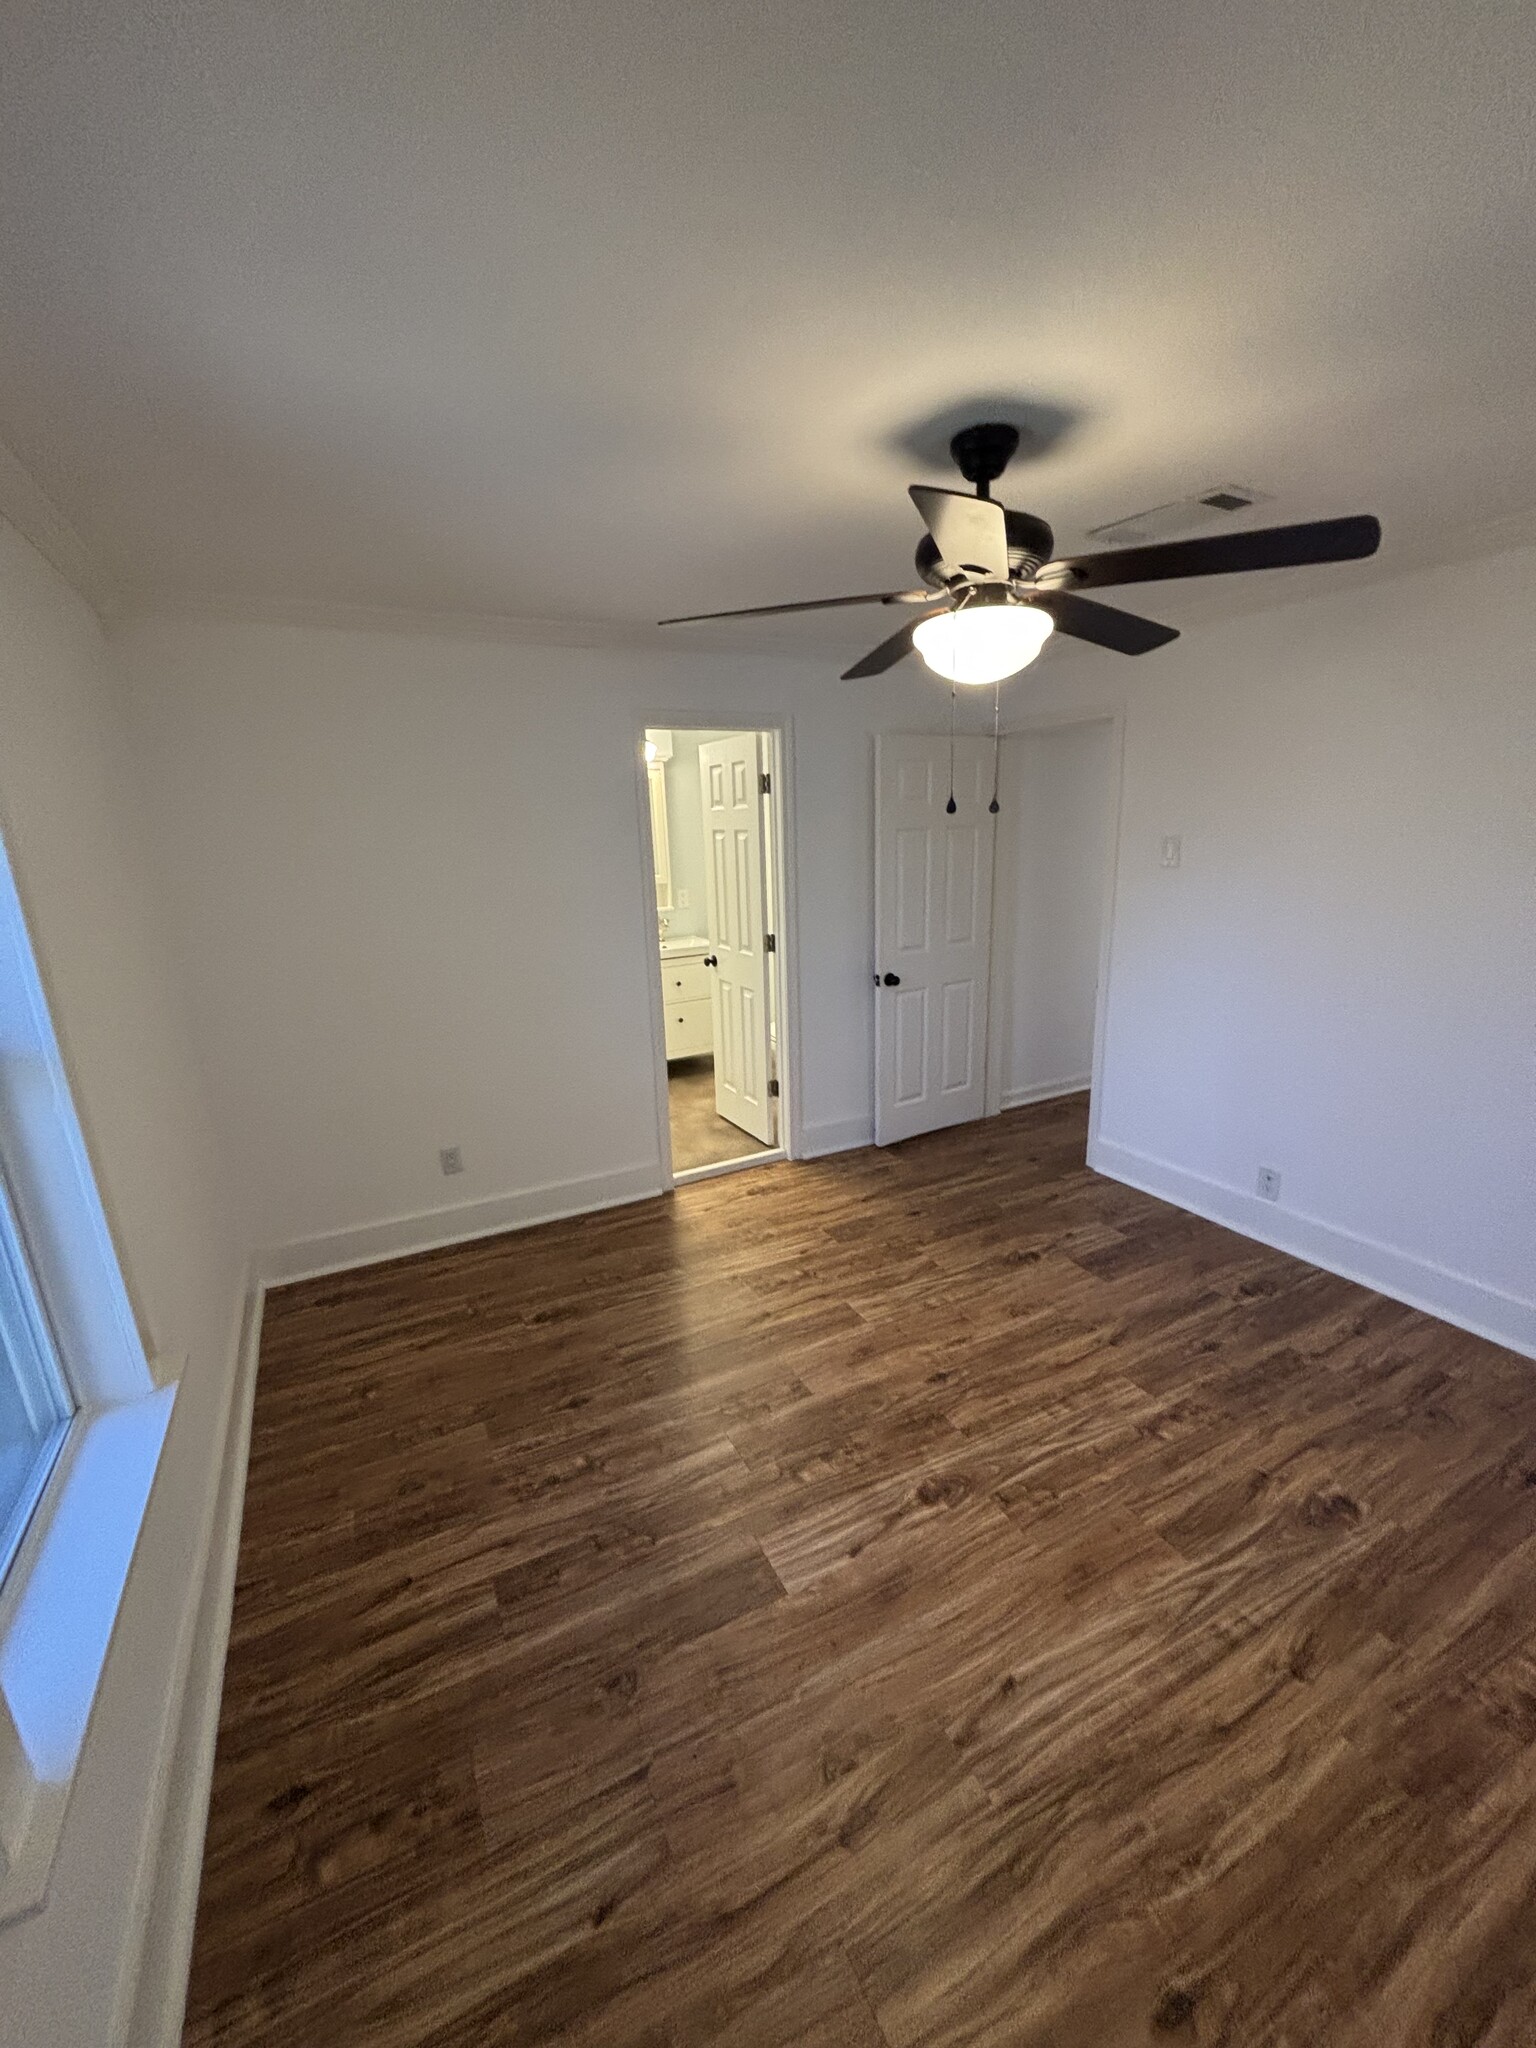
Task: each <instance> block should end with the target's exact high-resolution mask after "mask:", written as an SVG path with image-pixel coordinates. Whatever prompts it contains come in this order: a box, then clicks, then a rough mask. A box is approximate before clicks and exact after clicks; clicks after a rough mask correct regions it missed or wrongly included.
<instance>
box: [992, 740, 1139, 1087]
mask: <svg viewBox="0 0 1536 2048" xmlns="http://www.w3.org/2000/svg"><path fill="white" fill-rule="evenodd" d="M1116 767H1117V760H1116V747H1115V733H1114V727H1113V725H1112V724H1111V723H1110V722H1109V721H1108V720H1107V719H1098V720H1094V721H1093V722H1091V723H1087V724H1080V725H1064V726H1056V727H1052V728H1050V729H1048V730H1045V731H1041V732H1031V733H1013V734H1010V735H1008V736H1007V737H1005V738H1004V741H1003V758H1002V773H1001V778H1000V787H999V791H998V797H999V801H1000V803H1001V805H1002V809H1001V812H1000V814H999V817H998V838H997V883H996V889H995V894H994V914H995V922H994V927H993V929H994V946H995V947H996V949H997V972H996V974H995V976H994V980H993V991H994V999H995V1001H996V1004H997V1010H996V1014H995V1015H994V1017H993V1019H992V1028H993V1031H994V1032H995V1034H996V1036H997V1039H998V1046H999V1056H1000V1059H1001V1066H1002V1104H1003V1107H1004V1108H1005V1109H1006V1108H1009V1107H1011V1106H1012V1105H1014V1104H1016V1103H1022V1102H1037V1101H1039V1100H1040V1099H1041V1098H1042V1097H1044V1096H1048V1095H1059V1094H1062V1093H1064V1092H1065V1091H1067V1090H1069V1089H1072V1088H1084V1087H1086V1086H1087V1085H1088V1077H1089V1074H1090V1071H1091V1069H1092V1066H1093V1025H1094V1007H1095V1003H1096V1001H1097V997H1098V986H1099V959H1100V946H1101V941H1102V937H1103V932H1104V925H1105V920H1106V917H1107V914H1108V882H1109V864H1110V859H1111V856H1112V851H1113V844H1114V824H1115V810H1116V805H1117V802H1118V797H1119V790H1118V785H1117V777H1116V772H1115V771H1116Z"/></svg>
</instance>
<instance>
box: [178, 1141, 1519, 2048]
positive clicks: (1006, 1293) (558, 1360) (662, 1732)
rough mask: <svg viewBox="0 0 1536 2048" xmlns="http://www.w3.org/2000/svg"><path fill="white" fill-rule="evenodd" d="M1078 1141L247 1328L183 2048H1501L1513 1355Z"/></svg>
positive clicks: (563, 1250) (594, 1235)
mask: <svg viewBox="0 0 1536 2048" xmlns="http://www.w3.org/2000/svg"><path fill="white" fill-rule="evenodd" d="M1082 1154H1083V1123H1082V1108H1081V1104H1080V1102H1077V1103H1069V1104H1064V1105H1063V1104H1054V1105H1047V1106H1044V1107H1041V1108H1035V1109H1028V1110H1021V1111H1017V1112H1015V1113H1013V1114H1012V1115H1009V1116H1006V1117H1003V1118H1000V1119H996V1120H993V1121H992V1122H989V1123H986V1124H980V1125H973V1126H971V1127H969V1128H967V1129H964V1130H961V1131H956V1132H948V1133H943V1134H939V1135H937V1136H934V1137H932V1138H927V1139H921V1140H917V1141H915V1142H913V1143H911V1144H908V1145H906V1146H903V1147H900V1148H898V1149H896V1150H893V1151H889V1152H874V1151H868V1152H860V1153H855V1154H850V1155H845V1156H843V1157H841V1158H837V1159H832V1160H826V1161H821V1162H817V1163H814V1164H809V1165H804V1166H770V1167H765V1168H764V1169H763V1170H762V1171H760V1172H757V1173H749V1174H738V1175H733V1176H729V1177H726V1178H724V1179H719V1180H714V1181H710V1182H707V1183H703V1184H700V1185H696V1186H693V1187H689V1188H685V1189H683V1190H681V1191H679V1193H678V1194H677V1195H676V1196H674V1197H673V1198H671V1199H669V1200H662V1201H655V1202H647V1203H642V1204H637V1205H636V1206H634V1207H630V1208H623V1209H615V1210H610V1211H608V1212H607V1213H606V1214H603V1215H600V1216H594V1217H589V1218H584V1219H577V1220H574V1221H570V1222H565V1223H559V1224H554V1225H551V1226H549V1227H547V1228H545V1229H540V1230H534V1231H528V1232H525V1233H522V1234H519V1235H513V1236H508V1237H503V1238H499V1239H493V1240H489V1241H486V1242H482V1243H478V1244H473V1245H469V1246H465V1247H462V1248H460V1249H457V1250H452V1251H446V1252H441V1253H433V1254H430V1255H428V1256H425V1257H421V1258H416V1259H410V1260H402V1261H400V1262H398V1263H396V1264H392V1265H384V1266H374V1267H371V1268H369V1269H367V1270H365V1271H361V1272H358V1273H355V1274H352V1275H349V1276H346V1277H343V1278H340V1279H331V1280H318V1281H313V1282H308V1283H305V1284H302V1285H299V1286H294V1287H289V1288H286V1289H284V1290H282V1291H281V1292H278V1293H275V1294H272V1295H270V1296H269V1297H268V1302H267V1315H266V1325H265V1332H264V1339H263V1348H262V1367H261V1378H260V1385H259V1389H258V1396H257V1404H256V1422H255V1437H254V1443H253V1447H252V1457H251V1467H250V1483H249V1494H248V1500H247V1506H246V1514H245V1526H244V1531H243V1535H242V1541H241V1554H240V1572H239V1588H238V1597H237V1600H236V1606H235V1618H234V1632H233V1637H232V1640H231V1645H230V1655H229V1665H228V1674H227V1679H226V1685H225V1692H224V1705H223V1716H222V1722H221V1728H220V1737H219V1750H218V1762H217V1768H216V1774H215V1782H214V1791H213V1805H212V1817H211V1822H210V1828H209V1836H208V1846H207V1856H206V1862H205V1867H204V1877H203V1893H202V1901H201V1910H200V1915H199V1920H198V1929H197V1939H196V1952H195V1956H194V1963H193V1972H192V1988H191V2003H190V2010H189V2018H188V2024H187V2030H186V2041H187V2043H188V2044H190V2048H212V2044H215V2043H217V2044H219V2048H256V2044H261V2048H269V2044H274V2043H281V2044H285V2048H289V2044H298V2048H303V2044H310V2043H314V2044H316V2048H363V2044H367V2048H427V2044H431V2048H497V2044H504V2048H510V2044H519V2048H521V2044H525V2043H534V2042H553V2041H559V2042H562V2043H568V2044H581V2048H598V2044H602V2048H704V2044H706V2043H721V2044H724V2043H730V2044H732V2048H790V2044H798V2048H917V2044H920V2043H921V2044H932V2048H939V2044H944V2048H959V2044H962V2043H963V2044H982V2043H985V2044H991V2048H1131V2044H1159V2043H1169V2044H1175V2048H1176V2044H1179V2043H1207V2044H1210V2043H1223V2044H1230V2048H1452V2044H1461V2048H1466V2044H1472V2043H1479V2044H1484V2048H1523V2044H1529V2043H1530V2042H1532V2041H1533V2040H1536V1372H1533V1368H1532V1367H1531V1366H1530V1365H1529V1364H1528V1363H1525V1362H1523V1361H1521V1360H1519V1359H1517V1358H1515V1357H1513V1356H1512V1355H1511V1354H1509V1353H1507V1352H1503V1351H1500V1350H1498V1349H1496V1348H1495V1347H1494V1346H1492V1345H1490V1344H1486V1343H1482V1342H1480V1341H1479V1340H1477V1339H1474V1338H1471V1337H1467V1336H1463V1335H1460V1334H1458V1333H1457V1332H1455V1331H1453V1330H1451V1329H1449V1328H1447V1327H1445V1326H1444V1325H1441V1324H1438V1323H1435V1322H1433V1321H1431V1320H1430V1319H1429V1318H1427V1317H1425V1316H1422V1315H1419V1314H1416V1313H1415V1312H1413V1311H1412V1310H1409V1309H1406V1308H1402V1307H1399V1306H1397V1305H1396V1304H1394V1303H1392V1302H1389V1301H1385V1300H1382V1299H1381V1298H1380V1297H1378V1296H1375V1295H1372V1294H1369V1293H1367V1292H1366V1291H1365V1290H1364V1289H1362V1288H1359V1287H1355V1286H1352V1285H1350V1284H1349V1283H1347V1282H1345V1281H1342V1280H1338V1279H1334V1278H1331V1277H1330V1276H1329V1275H1327V1274H1324V1273H1320V1272H1317V1271H1316V1270H1314V1269H1313V1268H1310V1267H1308V1266H1304V1265H1300V1264H1298V1263H1296V1262H1295V1261H1293V1260H1290V1259H1287V1258H1284V1257H1281V1256H1280V1255H1278V1254H1276V1253H1273V1252H1270V1251H1267V1250H1265V1249H1263V1248H1262V1247H1260V1246H1257V1245H1254V1244H1252V1243H1249V1242H1247V1241H1246V1240H1244V1239H1242V1238H1239V1237H1235V1236H1232V1235H1230V1234H1229V1233H1227V1232H1225V1231H1223V1230H1220V1229H1217V1228H1215V1227H1214V1226H1212V1225H1209V1224H1206V1223H1202V1222H1199V1221H1197V1220H1195V1219H1193V1218H1191V1217H1189V1216H1186V1215H1183V1214H1181V1213H1180V1212H1179V1211H1177V1210H1174V1209H1170V1208H1168V1207H1166V1206H1164V1205H1162V1204H1160V1203H1158V1202H1155V1201H1153V1200H1151V1199H1149V1198H1147V1197H1145V1196H1142V1195H1140V1194H1137V1193H1134V1192H1133V1191H1131V1190H1128V1189H1126V1188H1123V1187H1120V1186H1117V1185H1115V1184H1114V1183H1113V1182H1109V1181H1105V1180H1100V1179H1097V1178H1096V1177H1095V1176H1093V1175H1092V1174H1090V1173H1088V1172H1087V1171H1086V1170H1085V1168H1084V1167H1083V1165H1082V1163H1081V1162H1082Z"/></svg>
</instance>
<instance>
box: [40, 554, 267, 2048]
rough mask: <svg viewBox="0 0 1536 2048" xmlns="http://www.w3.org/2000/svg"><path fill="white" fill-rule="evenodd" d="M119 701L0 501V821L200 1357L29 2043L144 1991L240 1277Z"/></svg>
mask: <svg viewBox="0 0 1536 2048" xmlns="http://www.w3.org/2000/svg"><path fill="white" fill-rule="evenodd" d="M120 710H121V704H120V700H119V699H118V698H117V696H116V693H115V692H114V689H113V687H112V678H111V674H110V670H109V665H108V662H107V659H106V655H105V650H104V647H103V643H102V637H101V633H100V630H99V628H98V627H97V624H96V621H95V619H94V617H93V616H92V614H91V613H90V612H89V611H88V610H87V608H86V607H85V605H84V604H83V603H81V601H80V600H79V599H78V598H77V597H75V596H74V594H73V593H72V592H71V591H70V590H69V589H68V587H67V586H66V585H65V584H64V583H63V582H62V580H61V579H60V578H59V577H58V576H56V575H55V574H54V572H53V571H52V570H51V569H50V568H48V566H47V565H46V564H45V563H44V562H43V560H42V558H41V557H40V556H39V555H37V554H36V553H35V552H34V550H33V549H32V548H31V547H30V546H29V545H28V544H27V543H26V542H25V541H23V540H22V539H21V538H20V537H19V535H17V534H16V533H15V532H14V530H13V529H12V528H11V527H9V526H8V525H5V524H4V523H3V522H0V829H3V831H4V835H5V840H6V844H7V847H8V848H9V851H10V856H11V860H12V864H13V866H14V869H15V872H16V879H17V885H18V889H19V892H20V894H21V897H22V901H23V904H24V906H25V909H26V912H27V916H28V922H29V925H30V929H31V935H32V940H33V945H34V948H35V951H36V954H37V956H38V960H39V965H40V967H41V970H42V974H43V978H44V981H45V984H46V986H47V990H48V995H49V1001H50V1007H51V1009H52V1012H53V1019H54V1024H55V1028H56V1030H57V1033H58V1037H59V1041H60V1044H61V1047H62V1050H63V1054H64V1058H65V1062H66V1064H67V1066H68V1069H69V1075H70V1081H71V1086H72V1092H73V1095H74V1098H75V1102H76V1105H77V1108H78V1110H79V1114H80V1120H81V1124H82V1126H83V1128H84V1131H85V1135H86V1139H87V1142H88V1144H89V1147H90V1151H91V1155H92V1161H93V1164H94V1168H95V1172H96V1177H97V1179H98V1182H99V1184H100V1187H101V1190H102V1194H103V1198H104V1201H105V1206H106V1209H107V1213H108V1216H109V1218H110V1221H111V1224H112V1228H113V1235H114V1238H115V1241H116V1244H117V1248H118V1253H119V1256H120V1258H121V1261H122V1264H123V1267H124V1270H125V1275H126V1278H127V1282H128V1286H129V1291H130V1294H131V1296H132V1299H133V1302H134V1305H135V1309H136V1312H137V1314H138V1315H139V1318H140V1320H141V1323H142V1325H143V1327H144V1330H145V1334H146V1338H147V1341H148V1344H149V1346H150V1348H151V1349H152V1350H157V1351H159V1352H160V1353H161V1354H162V1355H169V1356H172V1357H184V1358H185V1361H186V1366H185V1373H184V1377H183V1383H182V1391H181V1394H180V1396H179V1397H178V1401H177V1406H176V1413H175V1417H174V1420H173V1422H172V1425H171V1432H170V1436H169V1438H168V1440H167V1444H166V1448H165V1452H164V1456H163V1458H162V1462H161V1468H160V1474H159V1477H158V1479H157V1481H156V1485H155V1490H154V1493H153V1495H152V1497H151V1501H150V1506H149V1511H148V1515H147V1517H146V1519H145V1523H144V1527H143V1531H142V1534H141V1537H140V1543H139V1549H138V1553H137V1556H136V1558H135V1562H134V1567H133V1572H132V1575H131V1577H130V1579H129V1583H128V1588H127V1592H126V1594H125V1597H124V1601H123V1605H122V1608H121V1610H120V1614H119V1620H118V1627H117V1631H116V1633H115V1635H114V1637H113V1642H112V1648H111V1650H110V1652H109V1655H108V1659H107V1664H106V1668H105V1672H104V1675H103V1678H102V1684H101V1689H100V1692H99V1694H98V1698H97V1705H96V1711H95V1715H94V1718H93V1720H92V1723H91V1728H90V1733H89V1735H88V1737H87V1742H86V1749H85V1753H84V1757H83V1760H82V1762H81V1765H80V1770H79V1775H78V1777H77V1780H76V1784H75V1790H74V1794H73V1798H72V1801H71V1805H70V1808H69V1812H68V1816H67V1818H66V1820H65V1824H64V1833H63V1836H62V1838H61V1842H60V1847H59V1850H58V1855H57V1859H56V1862H55V1865H54V1872H53V1880H52V1885H51V1889H50V1895H49V1900H48V1904H47V1906H46V1908H45V1910H44V1911H43V1912H41V1913H40V1914H37V1915H35V1916H34V1917H33V1918H31V1919H29V1920H24V1921H21V1922H19V1923H17V1924H16V1925H13V1926H11V1927H7V1928H4V1929H0V1985H3V1991H0V2012H3V2026H4V2032H5V2038H6V2040H7V2041H10V2040H12V2039H14V2040H16V2041H18V2042H22V2041H24V2042H26V2044H27V2048H66V2044H67V2048H81V2044H83V2043H87V2042H91V2043H94V2042H98V2041H106V2040H108V2039H109V2038H110V2035H109V2018H108V2015H109V2014H110V2013H111V2012H112V2011H113V2010H114V2008H115V2009H117V2010H118V2012H119V2014H121V2011H122V2006H123V2001H124V2000H125V1998H126V1997H127V1996H128V1995H129V1994H130V1992H131V1974H130V1975H129V1976H128V1977H125V1971H127V1972H130V1973H131V1967H132V1962H133V1959H134V1957H135V1955H136V1953H137V1950H136V1942H135V1940H134V1934H133V1927H134V1921H135V1916H136V1914H137V1913H138V1912H140V1911H141V1910H143V1908H144V1906H145V1904H146V1898H145V1888H144V1880H145V1878H146V1876H147V1874H148V1870H149V1862H148V1852H149V1849H150V1846H151V1830H152V1826H153V1819H154V1792H155V1773H156V1770H157V1768H158V1767H159V1766H160V1764H161V1763H162V1762H163V1760H164V1753H165V1752H164V1743H165V1740H166V1739H167V1736H168V1731H169V1730H170V1717H171V1716H173V1714H174V1712H175V1709H176V1706H177V1701H176V1700H175V1699H174V1698H173V1697H172V1694H173V1690H174V1688H173V1685H172V1676H173V1673H174V1671H175V1670H176V1668H177V1662H176V1660H177V1654H178V1646H180V1645H184V1644H185V1641H186V1632H187V1630H188V1629H189V1627H190V1622H191V1617H192V1612H193V1606H194V1603H195V1601H196V1598H197V1594H198V1589H199V1584H200V1576H201V1565H202V1546H203V1544H204V1542H205V1540H206V1536H207V1519H208V1514H209V1511H210V1510H211V1504H212V1498H213V1489H214V1488H215V1486H216V1485H217V1481H218V1477H219V1466H220V1456H221V1449H222V1444H221V1434H220V1432H221V1429H222V1425H223V1420H224V1417H225V1415H226V1412H227V1402H228V1395H229V1390H230V1375H231V1370H232V1366H233V1360H234V1345H235V1336H236V1319H237V1316H238V1312H239V1309H240V1305H241V1299H242V1295H243V1291H244V1283H245V1265H246V1254H245V1240H244V1229H243V1224H242V1222H241V1219H240V1217H239V1215H238V1212H237V1210H236V1207H235V1205H234V1203H233V1201H232V1199H231V1194H230V1184H229V1182H228V1180H227V1178H226V1176H225V1175H224V1174H223V1172H222V1171H221V1169H220V1165H219V1161H218V1158H217V1155H216V1152H215V1149H214V1141H213V1136H212V1129H211V1124H210V1122H209V1120H208V1117H207V1115H206V1113H205V1111H204V1109H203V1107H202V1106H201V1101H202V1098H201V1081H200V1076H199V1072H198V1069H197V1066H196V1062H195V1061H194V1059H193V1058H192V1056H191V1054H190V1052H189V1050H188V1038H187V1034H186V1031H185V1029H184V1025H183V1017H182V1014H181V1011H180V1009H179V1006H178V1003H177V1001H176V999H175V996H174V988H173V983H174V973H175V963H174V961H173V960H172V959H171V958H170V956H169V954H168V952H167V950H166V948H165V947H164V946H163V944H162V942H161V930H160V927H159V925H158V923H157V919H156V916H155V914H154V908H153V905H152V903H151V901H150V900H149V897H148V895H147V894H146V890H145V887H144V883H143V878H142V869H141V862H140V858H139V846H138V843H137V831H136V817H135V810H136V806H135V800H134V792H133V788H132V775H131V770H130V766H129V761H128V755H127V749H126V746H125V743H124V734H123V729H122V726H121V722H120V716H119V714H120Z"/></svg>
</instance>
